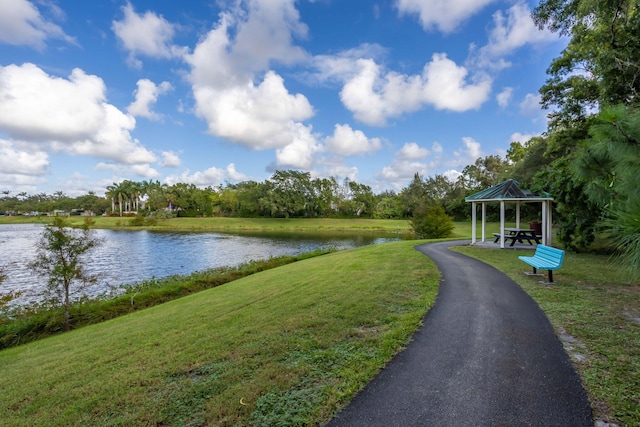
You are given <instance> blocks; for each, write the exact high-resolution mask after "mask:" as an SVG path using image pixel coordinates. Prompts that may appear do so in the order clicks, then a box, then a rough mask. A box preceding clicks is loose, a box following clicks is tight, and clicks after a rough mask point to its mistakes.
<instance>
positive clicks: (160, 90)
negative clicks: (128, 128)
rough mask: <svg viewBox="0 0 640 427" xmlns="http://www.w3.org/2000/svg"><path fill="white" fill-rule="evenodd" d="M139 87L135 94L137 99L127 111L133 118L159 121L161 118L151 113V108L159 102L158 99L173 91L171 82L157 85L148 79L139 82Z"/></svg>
mask: <svg viewBox="0 0 640 427" xmlns="http://www.w3.org/2000/svg"><path fill="white" fill-rule="evenodd" d="M137 86H138V89H137V90H136V91H135V92H134V95H135V98H136V99H135V101H133V102H132V103H131V104H130V105H129V106H128V107H127V111H128V112H129V114H131V115H132V116H136V117H146V118H148V119H150V120H159V119H160V118H161V116H160V115H159V114H157V113H155V112H153V111H151V108H152V107H153V105H154V104H155V103H156V101H157V100H158V97H159V96H160V95H163V94H165V93H167V92H169V91H171V90H173V86H171V83H169V82H162V83H160V84H159V85H156V84H155V83H154V82H152V81H151V80H148V79H140V80H138V83H137Z"/></svg>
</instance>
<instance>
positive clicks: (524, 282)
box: [456, 247, 640, 426]
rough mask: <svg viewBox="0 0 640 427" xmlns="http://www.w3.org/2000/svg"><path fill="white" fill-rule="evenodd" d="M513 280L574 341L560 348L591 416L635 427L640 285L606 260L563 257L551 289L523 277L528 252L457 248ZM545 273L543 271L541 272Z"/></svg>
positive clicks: (638, 416) (639, 405) (639, 394)
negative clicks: (579, 380) (569, 361)
mask: <svg viewBox="0 0 640 427" xmlns="http://www.w3.org/2000/svg"><path fill="white" fill-rule="evenodd" d="M456 250H458V251H460V252H462V253H465V254H467V255H470V256H473V257H475V258H478V259H480V260H482V261H484V262H487V263H489V264H491V265H493V266H495V267H496V268H498V269H499V270H501V271H503V272H505V273H506V274H507V275H508V276H510V277H511V278H513V279H514V280H515V281H516V282H517V283H518V284H520V286H522V288H523V289H524V290H525V291H526V292H527V293H529V295H531V296H532V297H533V298H534V299H535V300H536V301H537V303H538V304H539V305H540V307H541V308H542V309H543V310H544V311H545V313H546V314H547V316H548V317H549V320H550V321H551V322H552V324H553V325H554V327H555V329H556V331H557V333H558V335H559V336H561V335H563V334H568V335H570V336H571V337H574V338H575V339H576V341H575V342H573V343H571V342H565V348H566V349H567V352H568V353H569V355H570V356H571V357H572V359H573V361H574V365H575V366H576V369H577V371H578V373H579V374H580V377H581V378H582V381H583V384H584V387H585V389H586V390H587V393H588V394H589V397H590V400H591V404H592V407H593V409H594V417H595V418H596V419H601V420H604V421H607V422H615V423H617V424H618V425H620V426H632V425H633V426H637V425H640V285H639V284H637V283H630V282H629V281H627V280H625V278H624V277H623V276H621V275H620V273H619V268H618V267H617V266H615V265H614V264H612V263H611V261H610V259H609V258H608V257H606V256H601V255H589V254H574V253H570V252H568V253H567V254H566V258H565V261H564V264H563V266H562V268H560V270H557V271H555V272H554V280H555V282H556V283H555V284H553V285H544V286H543V285H540V284H539V283H538V281H540V280H541V279H545V278H546V277H544V278H540V277H535V276H526V275H524V274H523V272H524V271H530V267H529V266H528V265H527V264H525V263H523V262H522V261H520V260H519V259H518V256H519V255H530V254H532V253H533V251H515V250H493V249H487V248H477V247H476V248H472V247H460V248H458V249H456ZM543 273H546V271H543Z"/></svg>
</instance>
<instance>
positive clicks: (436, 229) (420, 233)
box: [410, 205, 454, 239]
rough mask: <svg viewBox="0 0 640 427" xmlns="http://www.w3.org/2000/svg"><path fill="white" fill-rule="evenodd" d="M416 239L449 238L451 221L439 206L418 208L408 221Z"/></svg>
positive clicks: (451, 228) (452, 226)
mask: <svg viewBox="0 0 640 427" xmlns="http://www.w3.org/2000/svg"><path fill="white" fill-rule="evenodd" d="M410 224H411V228H412V229H413V232H414V233H415V235H416V237H417V238H418V239H440V238H444V237H449V236H450V235H451V232H452V231H453V228H454V225H453V219H452V218H451V217H450V216H449V215H447V214H446V212H445V211H444V208H443V207H442V206H439V205H433V206H428V207H420V208H418V209H417V210H416V211H415V213H414V214H413V217H412V218H411V220H410Z"/></svg>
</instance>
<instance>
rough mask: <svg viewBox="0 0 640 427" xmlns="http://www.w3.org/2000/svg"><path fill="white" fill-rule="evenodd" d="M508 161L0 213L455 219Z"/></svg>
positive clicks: (179, 187) (39, 198) (20, 204)
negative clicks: (384, 185) (395, 176)
mask: <svg viewBox="0 0 640 427" xmlns="http://www.w3.org/2000/svg"><path fill="white" fill-rule="evenodd" d="M512 166H513V165H511V163H510V161H509V160H507V159H502V158H501V157H499V156H486V157H482V158H479V159H478V160H477V161H476V162H475V163H474V164H473V165H469V166H467V167H465V168H464V170H463V172H462V175H461V176H460V177H458V178H457V179H456V180H450V179H448V178H447V177H445V176H443V175H435V176H433V177H423V176H420V175H419V174H418V173H416V174H415V175H414V177H413V180H412V181H411V182H410V183H409V184H408V185H407V186H406V187H405V188H403V189H402V190H401V191H399V192H395V191H392V190H386V191H383V192H380V193H377V194H376V193H374V192H373V190H372V189H371V187H370V186H368V185H366V184H362V183H359V182H357V181H354V180H350V179H344V180H342V181H339V180H338V179H337V178H335V177H330V178H312V177H311V174H310V173H309V172H301V171H296V170H278V171H276V172H275V173H274V174H273V175H272V176H271V177H270V178H269V179H266V180H265V181H262V182H257V181H244V182H240V183H227V184H224V185H218V186H215V187H213V186H209V187H206V188H200V187H197V186H196V185H194V184H186V183H177V184H173V185H168V184H163V183H160V182H159V181H139V182H136V181H131V180H124V181H122V182H119V183H113V184H112V185H110V186H109V187H107V188H106V192H105V196H104V197H99V196H97V195H95V193H92V192H90V193H88V194H86V195H83V196H80V197H76V198H72V197H69V196H66V195H65V194H64V193H62V192H56V193H54V194H53V195H50V196H49V195H46V194H43V193H41V194H36V195H29V194H27V193H18V194H15V195H12V194H11V192H10V191H3V192H2V193H0V212H4V213H10V214H13V215H21V214H30V213H35V212H38V213H47V212H52V211H54V210H62V211H66V212H72V213H77V214H80V213H81V212H92V214H94V215H102V214H108V215H115V216H131V215H136V214H142V215H148V216H230V217H270V218H321V217H340V218H349V217H359V218H384V219H407V218H411V217H413V215H414V213H415V212H416V211H418V210H420V209H421V208H425V207H427V206H435V205H438V206H441V207H442V208H443V209H444V210H445V212H446V213H447V214H448V215H449V216H451V217H452V218H454V219H456V220H466V219H468V218H469V217H470V210H469V209H470V208H469V205H468V204H467V203H465V202H464V198H465V197H466V196H468V195H470V194H473V193H475V192H476V191H480V190H482V189H484V188H487V187H488V186H491V185H495V184H497V183H499V182H500V181H501V180H503V179H506V178H508V177H509V172H510V170H511V169H512Z"/></svg>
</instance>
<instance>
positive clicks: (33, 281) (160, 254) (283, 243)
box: [0, 224, 399, 303]
mask: <svg viewBox="0 0 640 427" xmlns="http://www.w3.org/2000/svg"><path fill="white" fill-rule="evenodd" d="M42 228H43V226H42V225H37V224H12V225H5V224H3V225H0V266H5V272H6V273H7V278H6V280H5V282H4V283H3V284H2V285H0V292H6V291H8V290H20V291H23V292H24V293H25V295H24V296H23V297H21V300H20V301H19V302H22V303H24V302H28V301H33V300H34V298H35V297H34V295H35V294H37V293H38V292H39V291H40V290H41V289H42V287H43V286H44V279H43V278H41V277H38V276H35V275H33V274H32V272H31V271H30V270H29V268H28V267H27V265H26V264H27V263H28V262H29V261H31V260H33V259H34V257H35V253H36V251H35V244H36V242H37V241H38V240H39V239H40V235H41V233H42ZM96 237H98V238H100V239H102V243H101V244H100V245H99V247H98V248H97V249H96V250H95V251H94V252H92V257H91V259H90V260H88V261H87V264H86V265H87V269H88V271H89V272H91V273H94V274H95V273H99V275H100V281H99V284H98V285H96V286H94V287H93V288H92V289H91V290H90V291H89V292H88V293H89V294H94V295H95V294H99V293H101V292H104V291H106V290H108V289H109V288H110V287H113V286H118V285H121V284H127V283H135V282H139V281H141V280H145V279H149V278H152V277H156V278H161V277H166V276H171V275H174V274H189V273H192V272H194V271H199V270H206V269H208V268H215V267H221V266H234V265H238V264H241V263H243V262H246V261H249V260H260V259H266V258H269V257H272V256H273V257H276V256H281V255H295V254H299V253H302V252H307V251H312V250H315V249H326V248H335V249H347V248H353V247H359V246H365V245H371V244H378V243H383V242H387V241H392V240H399V237H397V236H386V237H380V236H379V235H378V236H375V235H362V234H361V235H353V234H348V233H332V234H326V233H313V234H311V233H297V234H291V233H268V234H265V233H259V234H257V233H238V234H227V233H209V232H162V231H146V230H137V231H122V230H96Z"/></svg>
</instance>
